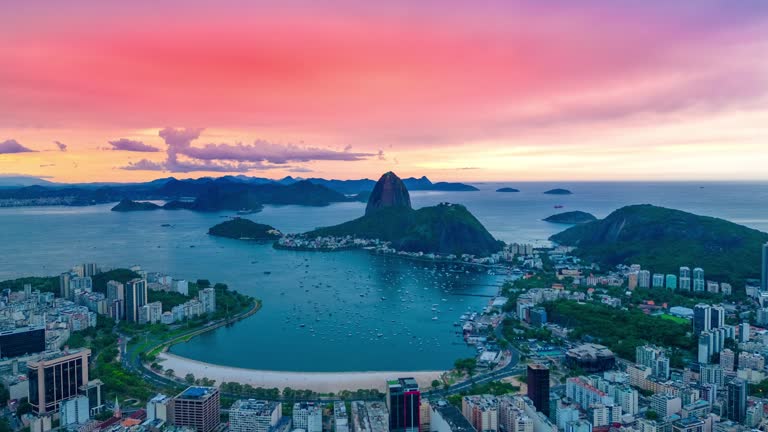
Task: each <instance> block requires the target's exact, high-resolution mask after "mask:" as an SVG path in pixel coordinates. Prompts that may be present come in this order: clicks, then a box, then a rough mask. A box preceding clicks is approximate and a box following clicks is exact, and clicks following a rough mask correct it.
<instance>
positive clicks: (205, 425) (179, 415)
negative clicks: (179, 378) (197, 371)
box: [169, 386, 221, 432]
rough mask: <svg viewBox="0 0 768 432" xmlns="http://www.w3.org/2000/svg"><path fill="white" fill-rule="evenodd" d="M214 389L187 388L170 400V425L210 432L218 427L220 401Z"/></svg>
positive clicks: (216, 389)
mask: <svg viewBox="0 0 768 432" xmlns="http://www.w3.org/2000/svg"><path fill="white" fill-rule="evenodd" d="M219 398H220V396H219V389H218V388H216V387H197V386H193V387H188V388H187V389H186V390H184V391H183V392H181V393H179V394H178V395H176V397H174V398H173V400H171V404H170V408H171V415H170V416H169V417H170V419H171V423H173V424H174V425H176V426H190V427H193V428H195V429H196V430H197V432H211V431H212V430H214V429H216V428H217V427H218V426H219V416H220V415H221V401H220V399H219Z"/></svg>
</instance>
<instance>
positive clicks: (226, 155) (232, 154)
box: [110, 128, 376, 172]
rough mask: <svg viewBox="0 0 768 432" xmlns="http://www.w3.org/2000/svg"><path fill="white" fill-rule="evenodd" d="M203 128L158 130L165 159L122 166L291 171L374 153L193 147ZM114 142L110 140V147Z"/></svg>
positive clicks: (260, 145) (266, 145)
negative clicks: (301, 164) (317, 162)
mask: <svg viewBox="0 0 768 432" xmlns="http://www.w3.org/2000/svg"><path fill="white" fill-rule="evenodd" d="M202 131H203V129H202V128H183V129H175V128H165V129H163V130H161V131H160V133H159V135H160V137H161V138H163V140H165V144H166V145H167V150H166V155H167V157H166V160H165V161H162V162H154V161H150V160H148V159H142V160H140V161H138V162H135V163H129V164H128V165H127V166H125V167H123V168H124V169H127V170H147V171H168V172H193V171H214V172H247V171H250V170H266V169H274V168H287V169H289V170H296V171H292V172H310V171H311V170H309V169H308V168H303V167H290V166H286V164H288V163H291V162H311V161H315V160H335V161H358V160H364V159H367V158H369V157H373V156H376V154H374V153H356V152H352V151H351V150H352V147H351V146H349V145H348V146H346V147H345V148H344V151H337V150H332V149H326V148H319V147H311V146H304V145H296V144H275V143H271V142H268V141H265V140H256V141H254V143H253V144H242V143H236V144H227V143H222V144H212V143H211V144H205V145H203V146H200V147H195V146H192V142H193V141H194V140H196V139H198V138H199V137H200V134H201V133H202ZM114 143H115V142H114V141H111V142H110V144H112V145H113V146H114V145H115V144H114ZM140 144H142V145H143V143H140Z"/></svg>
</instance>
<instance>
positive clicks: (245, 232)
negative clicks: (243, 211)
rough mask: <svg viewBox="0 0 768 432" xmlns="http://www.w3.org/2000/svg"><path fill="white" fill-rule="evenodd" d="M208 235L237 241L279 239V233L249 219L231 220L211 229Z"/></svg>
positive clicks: (268, 226) (272, 228)
mask: <svg viewBox="0 0 768 432" xmlns="http://www.w3.org/2000/svg"><path fill="white" fill-rule="evenodd" d="M208 234H209V235H212V236H217V237H227V238H232V239H238V240H256V241H271V240H275V239H278V238H280V236H281V235H282V234H281V233H280V231H278V230H277V229H275V228H274V227H272V226H270V225H265V224H260V223H256V222H254V221H252V220H250V219H244V218H233V219H231V220H228V221H226V222H222V223H220V224H217V225H215V226H213V227H211V228H210V229H209V230H208Z"/></svg>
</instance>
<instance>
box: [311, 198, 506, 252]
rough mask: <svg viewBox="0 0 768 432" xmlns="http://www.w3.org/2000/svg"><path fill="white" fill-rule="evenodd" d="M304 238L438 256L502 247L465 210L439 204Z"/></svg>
mask: <svg viewBox="0 0 768 432" xmlns="http://www.w3.org/2000/svg"><path fill="white" fill-rule="evenodd" d="M307 235H308V236H310V237H318V236H336V237H342V236H348V235H349V236H353V237H359V238H368V239H379V240H384V241H389V242H392V247H394V248H395V249H397V250H402V251H410V252H424V253H440V254H463V253H467V254H472V255H478V256H487V255H490V254H492V253H494V252H498V251H499V250H501V247H502V243H501V242H499V241H497V240H496V239H494V238H493V236H492V235H491V234H490V233H489V232H488V230H486V229H485V227H484V226H483V225H482V224H481V223H480V221H478V220H477V219H476V218H475V217H474V216H473V215H472V213H470V212H469V210H467V209H466V207H464V206H462V205H457V204H440V205H437V206H433V207H424V208H421V209H418V210H412V209H410V208H405V207H390V208H381V209H378V210H377V211H376V212H374V213H371V214H369V215H366V216H363V217H361V218H358V219H355V220H352V221H349V222H346V223H343V224H341V225H336V226H333V227H327V228H320V229H317V230H315V231H311V232H309V233H307Z"/></svg>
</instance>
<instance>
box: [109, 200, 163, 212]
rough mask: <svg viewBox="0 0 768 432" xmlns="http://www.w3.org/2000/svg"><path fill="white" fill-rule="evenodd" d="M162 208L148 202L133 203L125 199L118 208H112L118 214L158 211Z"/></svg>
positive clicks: (118, 204)
mask: <svg viewBox="0 0 768 432" xmlns="http://www.w3.org/2000/svg"><path fill="white" fill-rule="evenodd" d="M160 208H161V207H160V206H159V205H157V204H155V203H151V202H146V201H131V200H129V199H124V200H122V201H120V202H119V203H117V205H116V206H114V207H112V211H116V212H130V211H147V210H158V209H160Z"/></svg>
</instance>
